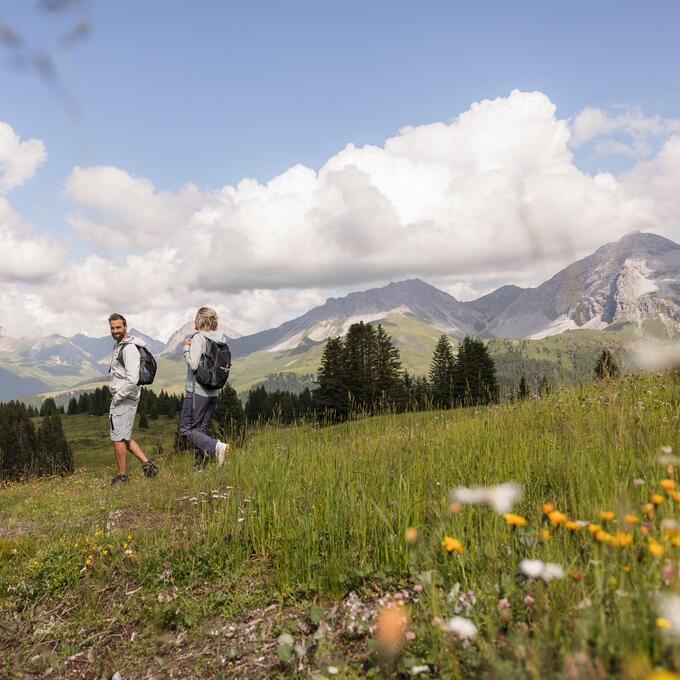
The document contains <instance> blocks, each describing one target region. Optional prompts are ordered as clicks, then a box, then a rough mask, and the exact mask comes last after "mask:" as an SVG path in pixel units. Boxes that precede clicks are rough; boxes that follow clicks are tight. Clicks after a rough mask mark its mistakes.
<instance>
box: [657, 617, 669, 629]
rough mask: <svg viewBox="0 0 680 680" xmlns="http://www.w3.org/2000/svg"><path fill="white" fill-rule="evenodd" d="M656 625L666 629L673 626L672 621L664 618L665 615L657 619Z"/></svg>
mask: <svg viewBox="0 0 680 680" xmlns="http://www.w3.org/2000/svg"><path fill="white" fill-rule="evenodd" d="M656 626H657V628H663V629H664V630H666V629H667V628H670V627H671V622H670V621H669V620H668V619H664V618H663V616H660V617H659V618H658V619H657V620H656Z"/></svg>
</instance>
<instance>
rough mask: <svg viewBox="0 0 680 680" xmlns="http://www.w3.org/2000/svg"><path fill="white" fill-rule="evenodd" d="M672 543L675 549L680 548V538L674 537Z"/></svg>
mask: <svg viewBox="0 0 680 680" xmlns="http://www.w3.org/2000/svg"><path fill="white" fill-rule="evenodd" d="M671 543H672V544H673V547H674V548H680V536H673V539H672V540H671Z"/></svg>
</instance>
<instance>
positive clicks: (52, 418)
mask: <svg viewBox="0 0 680 680" xmlns="http://www.w3.org/2000/svg"><path fill="white" fill-rule="evenodd" d="M34 413H35V409H34V408H32V407H27V406H25V405H24V404H22V403H21V402H19V401H10V402H7V403H4V404H0V479H5V480H15V479H19V478H21V477H26V476H29V475H52V474H58V475H66V474H71V473H72V472H73V452H72V451H71V447H70V445H69V443H68V441H67V440H66V436H65V434H64V430H63V427H62V423H61V417H60V415H59V413H56V412H55V413H53V414H50V415H45V416H44V417H43V419H42V422H41V423H40V426H39V427H38V428H37V430H36V428H35V426H34V425H33V421H32V420H31V417H32V415H33V414H34Z"/></svg>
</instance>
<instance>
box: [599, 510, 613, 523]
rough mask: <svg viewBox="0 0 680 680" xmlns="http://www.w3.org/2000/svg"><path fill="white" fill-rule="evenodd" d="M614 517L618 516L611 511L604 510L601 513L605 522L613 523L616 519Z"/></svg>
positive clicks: (601, 517)
mask: <svg viewBox="0 0 680 680" xmlns="http://www.w3.org/2000/svg"><path fill="white" fill-rule="evenodd" d="M614 517H616V514H615V513H613V512H612V511H611V510H603V511H602V512H601V513H600V519H601V520H602V521H603V522H611V521H612V520H613V519H614Z"/></svg>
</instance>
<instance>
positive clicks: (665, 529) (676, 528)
mask: <svg viewBox="0 0 680 680" xmlns="http://www.w3.org/2000/svg"><path fill="white" fill-rule="evenodd" d="M661 532H662V533H663V537H664V538H673V537H674V536H678V535H680V524H678V523H677V522H676V521H675V520H674V519H664V520H662V521H661Z"/></svg>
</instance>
